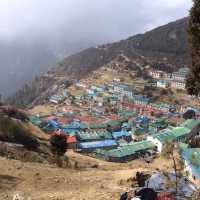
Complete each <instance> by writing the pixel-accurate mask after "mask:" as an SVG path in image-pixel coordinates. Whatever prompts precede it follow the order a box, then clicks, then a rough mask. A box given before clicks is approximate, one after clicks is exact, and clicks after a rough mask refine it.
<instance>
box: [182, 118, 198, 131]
mask: <svg viewBox="0 0 200 200" xmlns="http://www.w3.org/2000/svg"><path fill="white" fill-rule="evenodd" d="M199 124H200V121H199V120H195V119H188V120H186V121H185V122H183V123H182V124H181V126H183V127H186V128H189V129H190V130H192V129H193V128H195V127H196V126H198V125H199Z"/></svg>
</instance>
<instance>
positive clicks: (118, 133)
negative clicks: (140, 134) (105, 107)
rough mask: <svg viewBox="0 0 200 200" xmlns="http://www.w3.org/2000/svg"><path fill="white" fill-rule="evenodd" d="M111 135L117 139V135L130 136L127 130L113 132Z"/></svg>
mask: <svg viewBox="0 0 200 200" xmlns="http://www.w3.org/2000/svg"><path fill="white" fill-rule="evenodd" d="M112 136H113V137H114V138H115V139H117V138H119V137H128V136H130V134H129V132H127V131H118V132H113V133H112Z"/></svg>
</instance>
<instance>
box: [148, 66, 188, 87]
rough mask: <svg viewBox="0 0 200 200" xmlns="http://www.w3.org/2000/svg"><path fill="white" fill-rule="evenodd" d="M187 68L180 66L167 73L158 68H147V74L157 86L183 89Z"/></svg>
mask: <svg viewBox="0 0 200 200" xmlns="http://www.w3.org/2000/svg"><path fill="white" fill-rule="evenodd" d="M188 72H189V68H186V67H185V68H180V69H179V70H178V71H176V72H173V73H167V72H164V71H159V70H149V75H150V76H151V77H152V78H153V79H155V80H156V86H157V87H159V88H169V87H171V88H173V89H180V90H185V81H186V77H187V74H188Z"/></svg>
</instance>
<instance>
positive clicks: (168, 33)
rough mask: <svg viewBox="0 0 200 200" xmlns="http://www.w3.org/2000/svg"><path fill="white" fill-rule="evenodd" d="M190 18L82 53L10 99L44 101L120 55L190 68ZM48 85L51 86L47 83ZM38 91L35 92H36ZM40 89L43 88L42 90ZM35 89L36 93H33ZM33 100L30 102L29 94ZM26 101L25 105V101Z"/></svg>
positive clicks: (139, 61) (138, 61)
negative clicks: (59, 86) (63, 84)
mask: <svg viewBox="0 0 200 200" xmlns="http://www.w3.org/2000/svg"><path fill="white" fill-rule="evenodd" d="M187 21H188V18H184V19H181V20H178V21H176V22H172V23H169V24H167V25H164V26H161V27H159V28H156V29H154V30H152V31H149V32H146V33H145V34H140V35H136V36H133V37H130V38H128V39H126V40H121V41H119V42H115V43H112V44H106V45H101V46H98V47H92V48H89V49H86V50H84V51H81V52H80V53H78V54H74V55H72V56H69V57H67V58H66V59H64V60H63V62H61V63H59V64H58V65H56V66H55V67H54V68H52V69H51V70H50V71H49V72H47V73H46V74H44V75H43V76H42V77H40V78H39V80H38V79H37V81H34V82H33V83H32V84H31V86H30V87H29V88H28V91H27V87H26V88H23V89H22V90H20V91H19V92H18V93H17V94H16V95H15V96H14V97H12V98H10V99H9V102H10V103H12V104H16V102H17V104H18V106H20V105H23V106H25V105H28V104H30V103H31V102H33V101H34V100H35V99H38V98H39V99H41V96H42V94H43V93H44V95H43V96H42V98H43V99H44V98H45V97H46V96H47V94H49V93H50V92H51V86H53V85H55V84H56V83H59V82H61V81H66V80H67V81H69V82H71V81H74V80H77V79H81V78H84V76H87V75H88V74H89V73H91V72H92V71H93V70H96V69H98V68H99V67H101V66H103V65H106V64H108V63H109V62H111V61H112V60H114V59H115V58H117V57H119V56H120V55H123V56H126V57H127V58H129V60H131V62H130V63H128V65H129V66H133V65H134V64H139V65H141V66H142V65H143V66H144V65H147V64H148V65H152V66H158V65H162V66H164V70H166V71H168V70H172V71H173V70H175V69H177V68H180V67H183V65H188V64H189V62H190V57H189V54H188V48H187ZM47 83H48V84H47ZM34 88H35V89H34ZM38 88H40V89H38ZM33 89H34V90H33ZM30 91H32V92H31V98H30V100H28V101H27V97H26V96H27V92H30ZM24 99H25V102H24Z"/></svg>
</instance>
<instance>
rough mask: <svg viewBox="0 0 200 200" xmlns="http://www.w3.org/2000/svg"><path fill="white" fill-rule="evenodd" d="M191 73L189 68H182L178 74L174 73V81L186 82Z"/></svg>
mask: <svg viewBox="0 0 200 200" xmlns="http://www.w3.org/2000/svg"><path fill="white" fill-rule="evenodd" d="M188 72H189V68H180V69H179V70H178V71H177V72H173V73H172V80H177V81H182V82H184V81H185V79H186V76H187V74H188Z"/></svg>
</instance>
